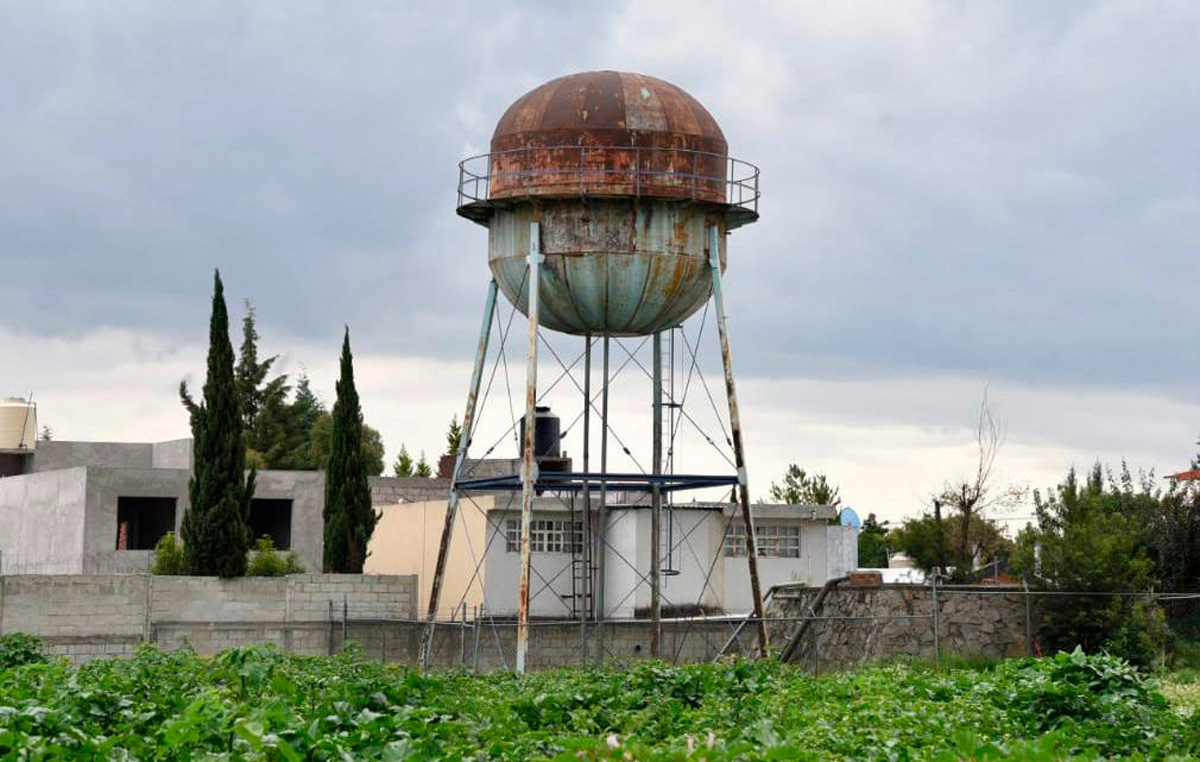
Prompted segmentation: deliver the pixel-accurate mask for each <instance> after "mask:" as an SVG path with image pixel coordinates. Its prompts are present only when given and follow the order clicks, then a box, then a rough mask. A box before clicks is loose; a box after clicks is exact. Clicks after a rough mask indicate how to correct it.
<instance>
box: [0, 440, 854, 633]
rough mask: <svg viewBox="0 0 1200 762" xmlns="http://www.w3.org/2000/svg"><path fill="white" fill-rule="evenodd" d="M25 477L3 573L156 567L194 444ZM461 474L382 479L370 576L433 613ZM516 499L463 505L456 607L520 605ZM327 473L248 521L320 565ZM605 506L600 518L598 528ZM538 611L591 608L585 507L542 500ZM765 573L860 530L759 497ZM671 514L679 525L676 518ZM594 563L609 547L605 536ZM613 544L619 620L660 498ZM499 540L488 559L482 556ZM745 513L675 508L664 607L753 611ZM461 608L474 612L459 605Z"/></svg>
mask: <svg viewBox="0 0 1200 762" xmlns="http://www.w3.org/2000/svg"><path fill="white" fill-rule="evenodd" d="M20 462H21V464H22V466H21V469H20V470H21V473H16V474H13V475H10V476H5V477H0V574H89V573H105V572H117V573H124V572H130V573H133V572H145V571H148V570H149V568H150V565H151V562H152V560H153V559H152V555H153V553H152V550H153V548H154V545H155V544H156V543H157V542H158V541H159V539H160V538H161V537H162V536H163V535H164V534H166V533H167V532H176V533H178V532H179V527H180V525H181V523H182V520H183V514H184V512H185V511H186V510H187V508H188V505H189V501H188V480H189V478H190V476H191V469H192V441H191V440H190V439H177V440H172V441H168V442H157V443H119V442H67V441H50V442H37V443H36V445H35V446H33V447H31V448H29V449H28V450H25V451H22V458H21V461H20ZM516 467H517V464H516V462H515V461H511V460H494V461H493V460H488V461H471V462H470V463H469V465H468V468H469V469H470V470H471V471H472V472H473V473H475V474H483V475H503V474H509V473H513V471H514V470H515V469H516ZM449 486H450V485H449V480H448V479H445V478H437V479H422V478H394V477H374V478H372V480H371V493H372V502H373V503H374V504H375V507H376V509H377V510H379V511H381V520H380V523H379V525H378V526H377V528H376V530H375V536H374V537H373V538H372V541H371V544H370V547H369V556H368V559H367V567H366V570H367V572H368V573H374V574H415V575H417V577H418V583H419V590H420V602H419V605H420V610H421V611H422V612H424V611H425V608H426V606H427V605H428V598H429V588H430V585H431V580H432V573H433V564H434V562H435V560H436V557H437V549H438V542H439V539H440V536H441V529H442V525H443V522H444V517H445V510H446V495H447V494H448V492H449ZM511 498H513V494H512V493H508V492H504V493H494V494H476V495H474V496H473V499H472V500H470V501H467V500H464V501H463V503H462V505H461V507H460V511H459V523H458V525H457V527H456V532H455V535H454V544H453V546H452V548H451V554H450V559H451V562H450V564H449V566H448V568H447V571H446V581H445V587H444V590H445V594H444V596H443V598H442V600H443V601H444V602H445V603H446V608H447V611H446V612H444V613H445V615H446V616H449V615H450V613H451V612H450V611H449V609H451V608H459V606H460V604H461V603H462V602H465V603H466V605H467V607H468V609H473V608H474V607H475V606H477V605H478V606H481V607H486V608H487V609H489V610H490V611H492V612H493V613H494V614H500V615H505V614H510V613H513V612H515V611H516V608H517V579H518V572H519V553H518V552H517V550H518V543H519V536H520V513H519V510H518V507H519V505H518V503H517V502H515V501H513V500H512V499H511ZM324 504H325V476H324V474H323V473H322V472H319V471H260V472H259V473H258V480H257V486H256V489H255V495H254V502H253V505H252V507H251V516H250V523H251V528H252V530H253V532H254V534H255V536H256V537H257V536H262V535H268V536H270V537H271V538H272V539H273V540H274V542H275V546H276V547H277V548H280V549H281V550H286V551H295V553H296V554H297V555H298V556H299V558H300V560H301V562H302V563H303V564H304V566H305V568H306V569H308V570H309V571H319V570H320V569H321V556H322V550H323V517H322V511H323V509H324ZM597 508H598V505H596V504H595V502H594V503H593V509H592V517H591V521H592V527H593V528H596V527H598V523H599V511H598V510H597ZM534 510H535V523H534V532H533V562H532V563H533V573H532V574H533V587H532V589H531V611H532V613H533V614H534V615H535V616H539V617H555V618H561V617H573V616H577V615H578V612H579V609H580V608H581V607H585V608H588V609H589V610H591V609H590V607H591V606H593V602H592V601H590V600H587V599H586V596H585V595H584V594H583V593H582V592H581V591H582V590H583V588H584V585H582V584H581V579H582V575H586V574H587V571H586V569H587V565H588V561H587V560H586V559H587V558H588V554H585V553H583V550H584V548H583V547H582V537H583V520H584V515H583V510H582V506H581V505H580V507H579V510H575V511H572V510H570V509H569V508H568V507H567V505H565V504H564V503H563V501H561V500H559V499H558V498H555V497H541V498H538V499H537V500H536V501H535V506H534ZM755 510H756V515H757V522H758V523H757V526H758V531H759V537H760V542H759V545H760V549H761V556H760V561H759V573H760V576H761V579H762V584H763V589H764V591H765V590H766V589H767V588H769V587H770V586H771V585H775V584H779V583H783V582H807V583H809V584H821V583H823V582H824V581H825V580H826V579H829V578H831V577H836V576H841V575H842V574H845V573H846V572H848V571H850V570H853V569H854V568H855V566H856V565H857V544H856V540H855V534H854V532H853V530H848V529H846V528H843V527H838V526H831V525H829V523H828V520H829V519H830V518H831V517H832V516H833V509H831V508H828V507H824V506H783V505H758V506H756V507H755ZM666 519H669V521H667V520H666ZM593 534H594V535H595V537H594V541H593V543H592V547H591V549H590V558H591V559H592V565H593V566H598V563H596V562H597V560H598V559H599V555H600V552H601V543H600V542H599V540H598V534H597V533H596V532H595V531H593ZM607 536H608V543H607V545H606V547H605V549H604V552H605V564H604V566H605V582H606V585H605V590H606V593H607V594H606V599H605V609H606V611H607V614H608V616H609V617H615V618H625V617H634V616H637V615H640V614H641V613H642V612H643V611H644V610H645V609H646V608H647V607H648V606H649V596H650V591H649V586H648V585H647V584H644V582H643V578H644V575H645V574H646V569H648V568H649V565H650V546H649V538H650V515H649V511H648V510H647V506H646V505H643V504H637V503H630V502H625V501H624V500H623V497H622V496H621V495H620V494H614V495H611V496H610V504H609V511H608V535H607ZM485 550H486V553H485V552H484V551H485ZM745 554H746V543H745V539H744V534H743V533H742V530H741V520H740V518H738V517H737V516H735V515H734V506H733V505H732V504H728V503H687V504H680V505H676V506H674V507H673V508H670V509H667V510H665V511H664V530H663V547H662V551H661V557H662V558H663V559H665V561H664V563H665V566H664V575H663V577H662V592H663V605H664V607H665V608H666V609H667V610H668V611H671V610H678V611H694V610H696V609H698V608H703V609H704V610H706V611H711V612H726V613H734V612H744V611H748V610H749V609H750V607H751V598H750V584H749V578H748V574H747V569H746V557H745ZM459 610H461V609H459Z"/></svg>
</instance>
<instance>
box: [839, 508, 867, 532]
mask: <svg viewBox="0 0 1200 762" xmlns="http://www.w3.org/2000/svg"><path fill="white" fill-rule="evenodd" d="M838 518H839V519H840V520H841V524H842V526H844V527H854V528H855V529H862V519H860V518H859V517H858V514H857V513H855V512H854V509H853V508H851V507H849V506H846V507H845V508H843V509H842V512H841V514H840V515H839V517H838Z"/></svg>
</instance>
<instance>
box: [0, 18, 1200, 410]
mask: <svg viewBox="0 0 1200 762" xmlns="http://www.w3.org/2000/svg"><path fill="white" fill-rule="evenodd" d="M1198 26H1200V10H1197V8H1196V7H1195V6H1194V5H1191V4H1187V3H1168V2H1164V3H1157V4H1146V3H1130V2H1115V1H1114V2H1099V3H1087V4H1084V3H1079V4H1066V3H1062V4H1057V3H1056V4H1054V5H1053V7H1052V8H1048V7H1046V6H1045V5H1044V4H1043V5H1038V6H1032V5H1030V6H1020V7H1018V6H989V7H983V6H954V5H947V4H934V3H916V2H914V3H894V2H887V3H880V4H877V5H871V4H857V3H856V4H843V3H829V4H825V5H820V4H787V3H783V4H778V5H762V6H757V5H750V6H747V7H744V8H742V7H739V9H738V10H737V11H736V12H734V11H726V10H724V8H723V6H720V5H718V6H713V7H709V6H703V5H696V4H694V3H686V4H680V5H678V6H675V7H671V6H668V5H666V4H661V3H642V4H631V5H629V6H627V7H625V8H618V9H616V10H614V11H612V12H609V11H607V10H606V11H603V12H602V11H578V12H576V11H570V10H561V9H560V7H559V4H551V3H547V4H545V5H540V6H527V7H525V8H521V9H517V10H512V11H509V10H501V9H499V8H498V7H497V6H496V5H495V4H482V3H480V4H472V5H461V6H453V7H439V8H437V9H436V11H434V10H429V11H421V12H418V11H417V10H416V9H415V6H413V7H410V6H409V5H405V4H401V5H395V6H392V5H380V6H360V5H353V6H346V5H337V6H334V5H319V4H313V5H305V4H294V3H286V4H273V3H257V4H250V5H242V4H206V3H200V4H189V5H188V6H172V7H170V8H169V9H168V8H167V7H166V6H161V5H158V4H154V3H137V2H127V3H124V4H120V5H117V6H116V7H115V8H104V9H100V8H99V7H96V6H93V5H90V4H84V3H81V4H74V5H57V4H56V5H48V4H37V5H34V4H21V5H16V4H14V5H9V6H6V7H5V8H4V9H0V27H3V28H4V29H6V30H7V31H6V44H5V45H4V46H3V48H0V68H2V69H3V70H4V71H5V72H6V76H5V77H4V80H3V82H0V166H3V167H4V168H5V175H6V178H7V179H6V182H5V183H4V184H3V189H0V193H2V194H4V195H3V203H0V230H3V231H4V236H3V238H2V239H0V264H2V265H3V266H4V269H5V270H6V271H7V272H9V273H16V274H17V277H9V278H6V279H4V281H3V282H2V283H0V299H3V301H4V303H5V304H6V305H8V307H9V309H8V310H6V311H5V312H4V313H3V315H2V316H0V323H3V324H4V325H7V326H9V327H12V328H15V329H17V330H20V331H26V332H28V331H32V332H36V333H41V334H48V335H64V334H77V333H80V332H83V331H87V330H90V329H93V328H95V327H96V326H101V325H111V326H116V327H122V328H135V329H153V330H155V331H161V332H164V333H166V334H168V335H175V336H179V337H180V340H181V341H183V340H188V341H193V342H194V341H195V340H197V339H198V337H201V336H202V335H203V331H204V329H205V318H206V306H205V304H206V300H207V289H208V282H207V280H208V277H209V273H210V271H211V268H213V267H214V266H220V267H221V268H222V270H223V272H224V273H225V274H226V280H227V284H228V287H229V291H230V292H231V293H232V294H235V295H238V296H247V297H249V298H251V299H252V300H253V301H255V302H256V303H257V304H258V305H259V307H260V314H261V316H262V319H263V322H264V323H265V325H266V326H267V328H268V330H271V331H274V332H276V335H279V336H287V337H295V338H296V339H297V340H305V341H307V340H329V341H331V342H332V343H336V334H337V331H338V329H339V327H340V325H341V324H342V323H343V322H348V323H350V324H351V325H352V326H353V327H354V329H355V332H356V336H357V339H356V341H357V343H358V345H359V346H360V347H362V348H363V349H364V350H367V351H374V352H383V353H386V352H396V353H407V354H423V355H426V356H436V357H442V358H447V357H449V358H463V357H466V355H467V354H469V349H470V347H471V346H472V344H473V334H474V331H475V325H476V321H477V311H478V308H477V306H476V304H477V302H478V300H479V296H480V294H481V293H482V289H483V284H484V280H485V278H486V277H487V275H486V269H485V265H484V258H485V254H484V236H483V233H482V230H481V229H477V228H474V226H472V225H470V224H469V223H467V222H465V221H462V220H459V219H457V218H456V217H455V216H454V214H453V204H454V195H453V181H454V169H455V163H456V162H457V161H458V160H459V159H460V158H461V157H462V156H463V155H465V154H466V153H468V152H470V151H472V150H480V149H482V148H483V147H484V146H485V145H486V142H487V138H488V136H489V134H490V131H491V126H492V124H493V122H494V120H495V119H496V118H497V117H498V116H499V114H500V112H501V111H502V110H503V109H504V107H505V106H507V104H508V103H509V102H511V101H512V100H513V99H515V98H516V97H517V96H518V95H519V94H521V93H522V92H524V91H525V90H526V89H528V88H529V87H532V86H534V85H536V84H537V83H538V82H540V81H542V80H544V79H548V78H550V77H552V76H556V75H558V74H561V73H564V72H567V71H571V70H576V69H582V68H600V67H614V68H631V69H640V70H644V71H648V72H652V73H655V74H658V75H660V76H663V77H665V78H667V79H671V80H673V81H676V82H678V83H679V84H681V85H682V86H684V87H685V88H687V89H689V90H691V91H692V92H693V93H694V94H695V95H697V97H699V98H700V99H701V100H702V101H704V102H705V103H706V104H707V105H708V106H709V107H710V109H711V110H712V111H713V112H714V113H715V114H716V115H717V116H718V118H719V119H720V120H721V122H722V124H723V126H724V127H725V130H726V133H727V134H728V136H729V137H730V142H731V150H732V152H733V153H735V154H736V155H739V156H744V157H746V158H748V159H750V160H753V161H755V162H757V163H759V164H760V165H761V166H762V167H763V171H764V175H763V189H764V192H765V194H766V195H765V196H764V199H763V220H762V222H760V223H759V224H758V225H756V226H753V227H751V228H749V229H747V230H745V231H743V232H739V233H737V234H736V236H735V239H734V246H735V249H734V252H733V260H732V264H733V267H732V268H731V270H730V276H729V279H730V283H729V289H730V298H731V309H732V311H733V316H734V326H735V331H736V334H735V340H736V341H737V348H736V351H737V358H738V362H739V365H740V366H741V369H742V370H743V372H745V373H747V374H749V375H752V376H754V375H757V376H774V375H793V376H796V375H809V376H824V377H839V376H847V375H853V376H859V377H872V376H873V377H879V376H882V375H896V374H904V375H920V374H922V373H928V372H950V373H963V374H970V375H976V376H987V377H993V378H1010V379H1016V380H1021V381H1032V382H1041V381H1047V382H1055V383H1075V384H1084V385H1092V384H1100V385H1113V386H1120V385H1137V386H1143V387H1155V388H1156V389H1159V390H1161V391H1163V392H1164V393H1167V394H1173V395H1182V394H1183V393H1184V391H1183V390H1184V389H1185V388H1186V383H1187V381H1188V380H1189V379H1191V378H1193V377H1195V376H1196V375H1197V373H1198V372H1200V358H1198V357H1197V356H1196V354H1195V352H1192V351H1190V349H1191V348H1194V347H1195V346H1197V345H1198V344H1200V321H1197V320H1196V319H1195V310H1194V308H1193V307H1192V305H1191V300H1190V299H1189V298H1188V297H1189V294H1190V292H1191V291H1192V290H1193V287H1192V286H1191V284H1194V283H1195V282H1197V280H1198V279H1200V259H1198V258H1197V257H1196V249H1197V244H1200V233H1197V230H1198V228H1197V227H1196V225H1195V220H1196V218H1197V214H1198V213H1200V168H1198V163H1197V161H1196V159H1197V156H1200V130H1198V129H1197V127H1198V126H1200V125H1198V122H1200V97H1198V96H1200V82H1197V80H1196V78H1195V76H1194V72H1195V71H1196V70H1197V69H1200V49H1197V48H1196V46H1195V45H1194V39H1195V35H1196V31H1197V27H1198ZM331 346H332V344H331Z"/></svg>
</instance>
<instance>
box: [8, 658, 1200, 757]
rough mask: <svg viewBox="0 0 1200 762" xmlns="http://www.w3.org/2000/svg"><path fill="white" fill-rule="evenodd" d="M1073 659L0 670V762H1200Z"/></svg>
mask: <svg viewBox="0 0 1200 762" xmlns="http://www.w3.org/2000/svg"><path fill="white" fill-rule="evenodd" d="M1168 688H1169V692H1172V693H1173V695H1176V703H1174V704H1172V703H1171V701H1169V700H1168V699H1166V698H1165V697H1164V695H1163V693H1162V691H1161V689H1160V686H1159V685H1158V684H1157V683H1155V682H1153V681H1150V680H1148V679H1146V678H1143V677H1142V676H1140V675H1139V674H1137V673H1136V672H1134V671H1133V670H1132V669H1130V668H1129V667H1127V666H1125V665H1124V664H1122V663H1121V662H1119V661H1117V660H1115V659H1112V658H1109V657H1102V656H1084V655H1083V654H1082V653H1078V652H1077V653H1075V654H1060V655H1059V656H1057V657H1055V658H1053V659H1046V660H1042V661H1032V660H1022V661H1010V662H1004V663H1000V664H997V665H993V666H990V667H986V668H981V669H951V670H945V671H934V670H932V669H929V668H926V667H921V666H904V665H893V666H884V667H871V668H865V669H859V670H857V671H854V672H848V673H843V674H834V675H828V676H823V677H820V678H815V679H814V678H810V677H807V676H805V675H804V674H803V673H801V672H799V671H797V670H795V669H793V668H790V667H784V666H780V665H778V664H775V663H763V664H749V663H736V664H721V665H703V666H688V667H671V666H665V665H661V664H643V665H640V666H637V667H634V668H631V669H628V670H624V671H617V670H600V669H594V670H563V671H556V672H547V673H541V674H535V675H530V676H526V677H518V676H515V675H512V674H494V675H490V676H485V677H476V676H472V675H467V674H455V673H443V674H435V675H428V676H426V675H421V674H418V673H416V672H413V671H411V670H408V669H404V668H399V667H394V666H385V665H381V664H378V663H376V662H373V661H370V660H367V659H365V658H362V657H361V656H360V655H358V654H356V653H354V652H353V651H351V652H349V653H346V654H343V655H340V656H337V657H332V658H312V657H297V656H286V655H283V654H281V653H279V652H277V651H275V650H273V649H270V648H263V647H254V648H244V649H233V650H230V651H226V652H224V653H223V654H222V655H220V656H219V657H217V658H216V659H213V660H205V659H200V658H198V657H196V656H195V655H193V654H191V653H187V652H175V653H160V652H158V651H156V650H153V649H149V648H148V649H145V650H143V651H142V652H141V653H140V654H139V655H138V656H137V657H136V658H133V659H127V660H111V661H101V662H93V663H90V664H88V665H85V666H83V667H80V668H78V669H75V668H72V667H70V666H68V665H66V664H65V663H33V664H25V665H23V666H8V667H0V759H4V760H10V759H11V760H18V759H19V760H43V759H68V760H74V759H88V760H92V759H118V760H119V759H139V760H151V759H179V760H185V759H196V760H226V759H227V760H351V759H354V760H357V759H382V760H427V759H428V760H433V759H440V760H464V759H465V760H525V759H559V760H597V759H612V760H640V759H647V760H711V761H712V762H718V761H720V760H735V759H737V760H741V759H746V760H785V759H786V760H791V759H799V760H842V759H845V760H850V759H853V760H967V759H978V760H984V759H987V760H1064V759H1102V758H1113V757H1120V758H1135V759H1156V760H1157V759H1185V758H1190V755H1194V754H1197V753H1200V724H1198V723H1200V715H1194V714H1193V711H1194V709H1193V704H1194V703H1195V701H1196V700H1197V698H1200V697H1198V696H1197V694H1196V693H1195V692H1194V691H1192V690H1191V686H1190V685H1174V686H1168Z"/></svg>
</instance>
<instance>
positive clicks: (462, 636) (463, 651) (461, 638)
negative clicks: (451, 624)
mask: <svg viewBox="0 0 1200 762" xmlns="http://www.w3.org/2000/svg"><path fill="white" fill-rule="evenodd" d="M460 625H461V626H460V627H459V628H458V651H459V653H458V662H459V664H463V665H465V664H466V663H467V602H466V601H463V602H462V621H461V622H460Z"/></svg>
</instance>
